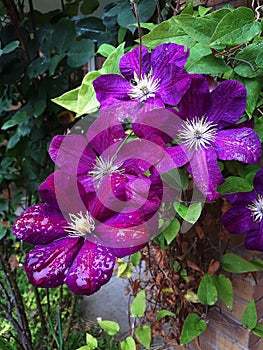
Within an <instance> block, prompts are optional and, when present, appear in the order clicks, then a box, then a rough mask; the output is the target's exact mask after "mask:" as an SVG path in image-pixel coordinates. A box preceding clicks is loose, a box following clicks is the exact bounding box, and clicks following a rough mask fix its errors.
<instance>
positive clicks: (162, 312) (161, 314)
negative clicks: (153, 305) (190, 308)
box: [157, 310, 175, 320]
mask: <svg viewBox="0 0 263 350" xmlns="http://www.w3.org/2000/svg"><path fill="white" fill-rule="evenodd" d="M165 316H171V317H175V313H173V312H171V311H169V310H159V311H158V314H157V320H161V319H162V318H164V317H165Z"/></svg>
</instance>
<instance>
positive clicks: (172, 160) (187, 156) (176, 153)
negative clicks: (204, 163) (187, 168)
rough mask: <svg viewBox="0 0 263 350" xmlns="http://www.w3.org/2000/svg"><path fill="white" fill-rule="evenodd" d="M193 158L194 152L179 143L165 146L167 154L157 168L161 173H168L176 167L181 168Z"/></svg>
mask: <svg viewBox="0 0 263 350" xmlns="http://www.w3.org/2000/svg"><path fill="white" fill-rule="evenodd" d="M191 158H192V152H189V151H186V149H185V148H184V147H183V146H181V145H179V146H173V147H170V146H169V147H166V148H165V156H164V157H163V159H162V160H161V161H160V162H159V163H158V164H157V165H156V169H157V170H158V171H159V173H160V174H163V173H167V172H168V171H170V170H173V169H174V168H179V167H181V166H183V165H185V164H186V163H188V162H189V161H190V160H191Z"/></svg>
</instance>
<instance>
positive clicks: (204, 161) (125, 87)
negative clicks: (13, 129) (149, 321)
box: [13, 43, 263, 294]
mask: <svg viewBox="0 0 263 350" xmlns="http://www.w3.org/2000/svg"><path fill="white" fill-rule="evenodd" d="M188 56H189V51H188V50H186V49H185V47H183V46H180V45H177V44H172V43H170V44H162V45H159V46H157V47H156V48H155V49H154V50H152V52H151V53H150V52H149V51H148V50H147V49H146V48H145V47H141V48H140V47H137V48H135V49H133V50H132V51H131V52H128V53H126V54H125V55H124V56H123V57H122V58H121V60H120V72H121V75H119V74H104V75H101V76H99V77H98V78H96V79H95V80H94V82H93V85H94V89H95V92H96V96H97V100H98V101H99V103H100V105H101V108H100V116H99V117H98V119H96V121H95V122H94V123H93V124H92V125H91V126H89V128H88V130H87V133H86V134H85V135H76V134H72V133H69V134H67V135H63V136H56V137H54V139H53V140H52V142H51V145H50V149H49V154H50V157H51V159H52V160H53V162H54V163H55V165H56V167H57V169H56V171H55V172H54V173H53V174H51V175H50V176H49V177H48V178H47V179H46V181H45V182H44V183H43V184H41V185H40V187H39V193H40V196H41V198H42V200H43V203H41V204H36V205H33V206H31V207H29V208H28V209H27V210H26V211H25V212H24V213H22V214H21V215H20V217H19V218H18V219H17V220H16V222H15V223H14V226H13V232H14V235H15V236H17V237H18V238H19V239H21V240H24V241H26V242H28V243H30V244H33V245H35V247H34V248H33V249H32V250H31V251H30V252H29V253H28V254H27V256H26V259H25V263H24V266H25V270H26V272H27V276H28V279H29V281H30V282H31V283H32V284H33V285H37V286H40V287H56V286H59V285H61V284H63V283H65V284H66V285H67V286H68V288H69V289H70V290H72V291H73V292H74V293H77V294H91V293H94V292H95V291H97V290H98V289H99V288H100V287H101V286H102V285H103V284H105V283H106V282H107V281H108V280H109V279H110V277H111V275H112V271H113V267H114V264H115V259H116V257H124V256H126V255H130V254H132V253H134V252H136V251H138V250H139V249H141V248H142V247H143V246H144V245H145V244H146V243H147V242H148V241H149V240H150V239H151V238H152V237H153V236H154V235H156V234H157V233H158V222H159V218H160V217H159V209H160V208H161V206H162V203H163V202H165V201H173V200H175V199H179V200H181V193H180V188H179V189H175V188H171V187H169V184H168V183H165V182H164V180H163V178H162V175H163V174H164V173H167V172H169V171H171V170H174V169H177V168H180V167H182V166H185V167H186V169H187V170H188V173H189V175H190V176H191V178H192V179H193V182H194V184H195V186H196V188H197V189H198V191H199V192H200V193H201V194H202V195H203V196H204V197H205V198H206V199H207V200H209V201H212V200H215V199H217V198H218V196H219V193H218V191H217V186H218V185H220V184H222V183H223V182H224V178H223V175H222V173H221V171H220V167H219V165H218V162H217V159H221V160H236V161H240V162H243V163H248V164H253V163H258V162H259V160H260V158H261V144H260V140H259V138H258V136H257V134H256V133H255V132H254V131H253V129H252V128H250V127H249V125H246V124H240V125H238V124H237V122H238V121H239V120H240V118H241V116H242V114H243V112H244V110H245V107H246V90H245V88H244V86H243V85H242V84H241V83H239V82H237V81H234V80H228V81H223V82H221V83H218V84H217V85H216V87H211V86H210V85H209V83H208V80H207V78H206V77H204V76H202V75H192V74H188V73H187V72H186V70H185V69H184V64H185V63H186V61H187V58H188ZM261 174H262V172H261V173H259V174H258V175H257V176H256V177H255V180H254V183H255V191H252V192H251V193H249V194H247V195H243V194H240V195H236V196H228V199H229V200H230V201H231V202H232V203H233V205H234V206H233V208H232V209H231V210H230V211H229V212H228V213H226V214H225V216H224V219H223V222H224V224H225V226H226V227H227V228H229V230H230V231H233V232H236V233H238V232H241V231H246V230H248V231H249V233H248V236H247V240H246V245H247V246H248V247H249V248H252V249H262V250H263V243H262V242H261V241H260V239H261V238H259V236H260V235H261V231H262V230H261V221H262V217H263V211H262V206H263V197H262V195H263V193H262V191H261V189H262V186H261V187H260V177H261V176H262V175H261ZM242 203H245V204H242ZM240 213H242V214H240ZM232 218H235V221H237V222H238V221H239V222H240V224H238V225H237V226H235V223H234V222H233V220H232ZM239 219H240V220H239Z"/></svg>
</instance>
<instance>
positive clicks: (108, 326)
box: [98, 320, 120, 335]
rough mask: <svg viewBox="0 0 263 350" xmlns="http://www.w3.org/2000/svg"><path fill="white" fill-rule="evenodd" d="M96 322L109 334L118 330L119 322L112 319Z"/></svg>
mask: <svg viewBox="0 0 263 350" xmlns="http://www.w3.org/2000/svg"><path fill="white" fill-rule="evenodd" d="M98 324H99V326H100V327H101V328H102V329H103V330H104V331H105V332H106V333H107V334H109V335H115V334H117V333H118V332H119V330H120V326H119V324H118V323H117V322H114V321H107V320H105V321H98Z"/></svg>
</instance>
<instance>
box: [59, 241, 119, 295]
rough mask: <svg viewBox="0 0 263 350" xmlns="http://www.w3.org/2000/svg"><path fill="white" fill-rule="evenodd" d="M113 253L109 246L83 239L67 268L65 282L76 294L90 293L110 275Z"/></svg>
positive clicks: (106, 280) (97, 288) (113, 259)
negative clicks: (81, 245) (80, 246)
mask: <svg viewBox="0 0 263 350" xmlns="http://www.w3.org/2000/svg"><path fill="white" fill-rule="evenodd" d="M114 264H115V255H114V254H113V251H112V250H111V249H110V248H107V247H104V246H102V245H98V244H95V243H93V242H90V241H88V240H86V241H85V243H84V245H83V247H82V248H81V249H80V251H79V253H78V255H77V256H76V258H75V260H74V262H73V264H72V265H71V267H70V269H69V270H68V273H67V276H66V279H65V283H66V285H67V286H68V288H69V289H70V290H71V291H72V292H73V293H76V294H82V295H90V294H93V293H95V292H96V291H97V290H99V289H100V287H101V286H102V285H104V284H105V283H107V282H108V281H109V279H110V278H111V276H112V272H113V268H114Z"/></svg>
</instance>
